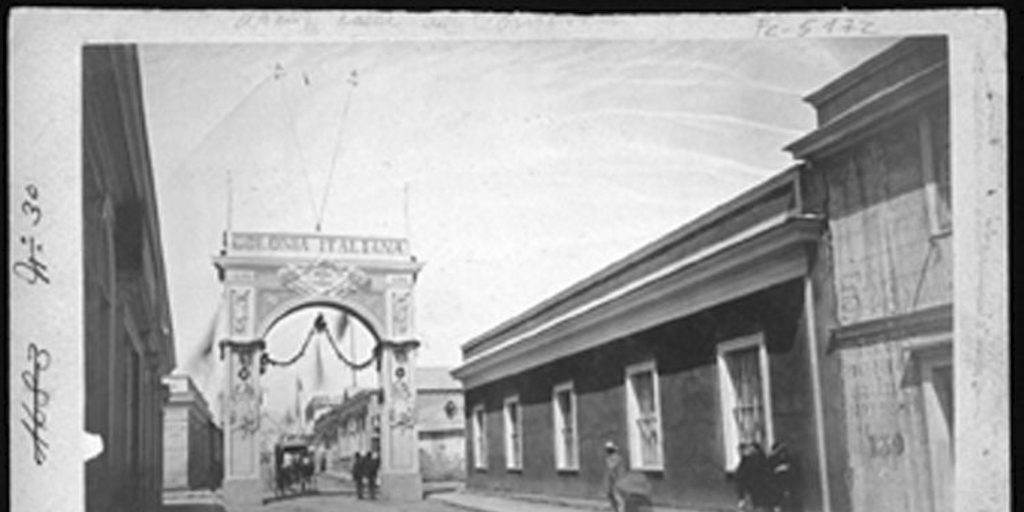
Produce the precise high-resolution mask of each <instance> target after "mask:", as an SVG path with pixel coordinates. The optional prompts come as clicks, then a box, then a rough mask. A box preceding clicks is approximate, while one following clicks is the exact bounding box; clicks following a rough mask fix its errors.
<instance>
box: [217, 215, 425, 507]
mask: <svg viewBox="0 0 1024 512" xmlns="http://www.w3.org/2000/svg"><path fill="white" fill-rule="evenodd" d="M226 242H227V243H226V246H225V248H224V249H223V250H222V251H221V253H220V254H219V255H217V256H214V258H213V260H214V265H215V266H216V267H217V269H218V272H219V277H220V280H221V282H222V283H223V284H224V294H223V299H222V300H224V301H225V304H223V306H224V309H223V310H224V311H226V312H227V319H226V320H227V337H226V338H224V339H222V340H220V342H219V347H220V357H221V358H222V359H224V358H227V361H226V372H225V373H226V377H225V380H224V386H225V389H224V395H223V396H224V402H223V404H224V405H223V407H224V409H223V416H222V417H223V419H224V466H225V468H224V470H225V473H224V500H225V504H226V505H227V506H228V508H229V509H244V508H250V507H252V506H259V505H260V504H261V500H262V491H263V487H262V485H263V484H262V482H261V481H260V462H259V461H260V459H259V455H260V454H259V442H258V434H259V428H260V405H261V400H262V397H261V396H260V384H259V380H260V374H261V373H263V371H264V370H266V367H265V364H262V362H263V357H262V356H263V353H264V352H263V351H264V349H265V347H266V343H265V341H264V339H265V337H266V336H267V333H268V332H269V331H270V329H271V328H272V327H273V326H274V324H275V323H277V322H278V321H279V320H281V319H282V318H284V317H285V316H287V315H288V314H289V313H291V312H294V311H296V310H298V309H301V308H305V307H309V306H330V307H335V308H339V309H342V310H345V311H346V312H347V313H349V314H352V315H355V316H357V317H358V318H359V319H360V320H362V321H363V322H364V323H365V324H366V326H367V327H368V328H369V329H370V331H372V332H373V334H374V336H375V337H376V340H377V344H378V345H377V349H378V350H375V351H374V352H375V353H376V354H378V357H379V358H380V360H379V361H378V363H379V364H378V368H379V369H380V385H381V386H382V388H383V401H384V403H383V404H382V406H383V409H382V417H381V422H380V428H381V432H380V435H381V473H380V478H381V492H382V495H383V497H385V498H386V499H392V500H418V499H421V497H422V491H421V489H422V483H421V480H420V473H419V453H418V450H417V446H416V441H417V425H416V415H415V410H416V408H415V401H416V386H415V379H416V349H417V347H418V346H419V342H418V341H417V340H416V336H415V325H414V323H413V320H414V316H413V312H414V309H413V288H414V285H415V283H416V275H417V273H418V272H419V270H420V269H421V268H422V267H423V264H422V263H420V262H417V261H416V258H415V257H413V256H412V255H411V254H410V251H409V243H408V241H407V240H405V239H399V238H372V237H351V236H327V235H321V234H289V233H252V232H247V233H243V232H232V233H228V234H227V235H226Z"/></svg>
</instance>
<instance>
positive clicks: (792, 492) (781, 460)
mask: <svg viewBox="0 0 1024 512" xmlns="http://www.w3.org/2000/svg"><path fill="white" fill-rule="evenodd" d="M768 469H769V470H770V472H771V482H772V485H771V493H770V499H769V504H770V505H771V507H772V509H773V510H774V511H776V512H795V511H798V510H801V509H802V508H803V507H802V504H801V503H800V492H799V489H798V488H797V486H798V485H799V481H800V476H799V474H800V473H799V466H798V465H797V460H796V458H795V457H792V456H791V455H790V453H789V447H788V446H786V443H784V442H782V441H779V442H776V443H775V444H774V445H772V450H771V453H769V455H768Z"/></svg>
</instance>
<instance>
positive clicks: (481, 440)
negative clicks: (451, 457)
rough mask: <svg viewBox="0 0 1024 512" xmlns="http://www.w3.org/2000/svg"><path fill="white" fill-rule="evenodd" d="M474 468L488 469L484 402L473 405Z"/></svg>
mask: <svg viewBox="0 0 1024 512" xmlns="http://www.w3.org/2000/svg"><path fill="white" fill-rule="evenodd" d="M471 417H472V422H473V468H474V469H484V470H485V469H487V457H488V454H487V452H488V449H487V448H488V446H487V411H486V410H485V409H484V406H483V404H478V405H476V406H475V407H473V412H472V416H471Z"/></svg>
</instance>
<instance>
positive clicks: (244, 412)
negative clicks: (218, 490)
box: [220, 339, 265, 511]
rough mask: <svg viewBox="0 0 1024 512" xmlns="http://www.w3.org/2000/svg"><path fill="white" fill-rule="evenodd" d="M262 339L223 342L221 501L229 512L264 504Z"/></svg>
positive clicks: (221, 354)
mask: <svg viewBox="0 0 1024 512" xmlns="http://www.w3.org/2000/svg"><path fill="white" fill-rule="evenodd" d="M264 348H265V344H264V342H263V340H248V341H236V340H230V339H228V340H222V341H221V342H220V358H221V360H225V358H226V362H225V365H226V367H225V370H226V371H225V374H226V375H225V377H224V390H225V393H224V402H223V404H222V406H223V410H222V418H223V420H224V462H223V463H224V482H223V492H224V502H225V504H226V505H227V507H228V510H230V511H234V510H251V509H252V507H255V506H260V505H262V504H263V498H262V496H263V482H262V480H261V470H260V445H259V436H258V433H259V428H260V405H261V402H262V398H263V397H262V396H261V391H260V389H261V388H260V382H259V381H260V363H259V361H260V356H261V355H262V354H263V350H264Z"/></svg>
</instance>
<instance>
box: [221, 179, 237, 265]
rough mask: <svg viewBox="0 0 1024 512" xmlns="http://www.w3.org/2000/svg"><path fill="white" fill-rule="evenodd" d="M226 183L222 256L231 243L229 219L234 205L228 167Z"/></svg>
mask: <svg viewBox="0 0 1024 512" xmlns="http://www.w3.org/2000/svg"><path fill="white" fill-rule="evenodd" d="M226 181H227V192H228V193H227V208H226V210H227V211H226V212H225V221H224V226H225V227H224V240H223V245H224V247H223V249H222V251H221V252H223V253H224V254H227V252H228V245H229V244H230V243H231V217H232V213H233V212H232V209H233V207H234V204H233V203H234V194H233V193H232V182H231V168H230V167H228V169H227V179H226Z"/></svg>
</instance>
